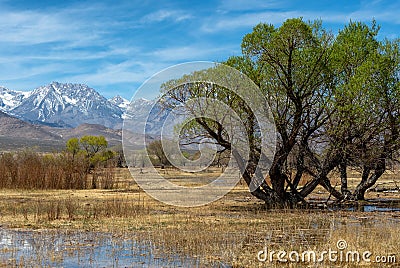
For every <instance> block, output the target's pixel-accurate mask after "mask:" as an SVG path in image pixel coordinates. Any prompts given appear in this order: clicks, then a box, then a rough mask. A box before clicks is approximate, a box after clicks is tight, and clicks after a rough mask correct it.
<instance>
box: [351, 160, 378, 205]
mask: <svg viewBox="0 0 400 268" xmlns="http://www.w3.org/2000/svg"><path fill="white" fill-rule="evenodd" d="M385 169H386V161H385V159H380V160H379V161H378V163H377V167H376V169H375V171H374V173H373V174H372V175H371V176H368V175H369V173H370V169H369V168H368V167H364V169H363V175H362V178H361V182H360V183H359V184H358V185H357V188H356V189H355V190H354V193H353V195H352V197H353V199H354V200H365V193H366V191H367V190H368V189H369V188H371V187H372V186H374V185H375V183H376V181H377V180H378V179H379V178H380V177H381V176H382V174H383V173H384V172H385Z"/></svg>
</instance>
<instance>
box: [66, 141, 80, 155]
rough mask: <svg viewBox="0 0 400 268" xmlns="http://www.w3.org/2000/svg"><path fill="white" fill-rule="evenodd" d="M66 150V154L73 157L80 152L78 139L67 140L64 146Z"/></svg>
mask: <svg viewBox="0 0 400 268" xmlns="http://www.w3.org/2000/svg"><path fill="white" fill-rule="evenodd" d="M66 149H67V152H69V153H71V154H72V155H73V156H75V155H76V154H77V153H78V152H79V151H80V145H79V139H78V138H71V139H69V140H68V141H67V144H66Z"/></svg>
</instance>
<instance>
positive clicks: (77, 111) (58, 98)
mask: <svg viewBox="0 0 400 268" xmlns="http://www.w3.org/2000/svg"><path fill="white" fill-rule="evenodd" d="M153 104H154V102H153V101H148V100H144V99H140V100H136V101H134V102H132V103H130V102H129V101H128V100H126V99H124V98H122V97H121V96H115V97H113V98H111V99H106V98H105V97H104V96H102V95H101V94H99V93H98V92H97V91H96V90H95V89H93V88H90V87H88V86H87V85H84V84H72V83H58V82H52V83H50V84H48V85H46V86H41V87H38V88H36V89H34V90H32V91H29V92H22V91H15V90H11V89H7V88H5V87H0V149H4V148H8V147H9V146H8V145H10V144H14V145H16V144H18V145H21V146H22V145H24V147H26V146H28V147H29V144H32V145H37V144H39V143H46V144H49V143H53V144H65V141H66V140H67V139H68V138H70V137H80V136H83V135H103V136H105V137H106V139H107V140H108V141H109V143H110V142H111V143H113V144H117V143H120V142H121V135H122V131H121V128H122V123H123V119H124V117H125V111H126V110H127V108H128V107H129V110H130V111H137V113H136V114H137V115H138V119H139V120H146V118H147V115H146V114H145V113H146V112H147V111H149V109H150V108H149V107H151V106H153ZM142 113H143V114H142ZM132 135H136V133H133V134H132ZM138 140H140V139H138ZM21 146H11V147H21Z"/></svg>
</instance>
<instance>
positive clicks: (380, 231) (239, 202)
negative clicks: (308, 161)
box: [0, 169, 400, 267]
mask: <svg viewBox="0 0 400 268" xmlns="http://www.w3.org/2000/svg"><path fill="white" fill-rule="evenodd" d="M115 172H116V174H115V175H116V178H117V180H116V182H115V183H116V185H117V186H118V187H119V189H118V190H116V189H114V190H112V189H110V190H46V191H45V190H30V191H28V190H12V189H9V190H2V191H1V192H0V222H1V225H2V226H3V227H9V228H29V229H32V228H33V229H37V228H46V229H49V228H55V229H61V230H62V229H67V230H71V229H79V230H81V229H83V230H93V231H101V232H113V233H125V234H126V233H135V235H138V236H139V237H142V238H143V239H146V240H149V239H150V240H151V241H153V242H154V244H155V245H156V247H157V248H159V249H160V250H161V251H163V252H169V253H173V254H175V253H178V254H183V255H188V256H194V257H199V258H201V262H202V265H204V266H209V265H211V264H214V265H215V264H218V263H221V262H222V263H228V264H231V265H232V266H234V267H265V266H266V265H267V264H268V265H270V264H269V263H262V262H259V261H258V260H257V253H258V251H260V250H262V249H264V247H265V246H268V248H271V249H272V250H283V249H284V250H286V251H291V250H298V251H302V250H307V249H314V250H316V251H322V250H325V249H328V248H333V249H336V242H337V241H338V240H339V239H345V240H346V241H347V243H348V245H349V248H351V249H358V250H369V251H371V252H373V253H374V254H398V253H399V252H400V246H399V243H398V241H399V239H400V225H399V223H400V213H398V212H388V213H372V212H369V213H366V212H364V213H362V212H340V211H336V212H333V211H327V210H323V211H322V210H314V211H296V210H266V209H265V208H264V206H263V204H262V203H260V202H259V201H257V200H256V199H254V198H253V197H252V196H251V195H250V194H249V193H248V192H247V189H246V187H245V186H244V185H241V184H239V185H238V186H237V187H236V188H235V189H234V190H233V191H232V192H230V193H229V194H228V195H226V196H225V197H223V198H222V199H220V200H218V201H216V202H214V203H212V204H209V205H207V206H204V207H199V208H179V207H172V206H168V205H165V204H163V203H160V202H158V201H156V200H153V199H152V198H151V197H149V196H148V195H147V194H146V193H144V192H143V191H142V190H141V189H140V188H139V187H138V186H137V185H136V184H134V183H132V181H131V180H130V178H129V174H128V173H127V170H123V169H121V170H117V171H115ZM168 175H169V176H171V177H174V176H175V175H176V174H174V173H173V172H172V171H170V173H169V174H168ZM204 176H205V177H206V176H207V173H206V172H205V173H204ZM181 180H183V181H186V182H187V183H188V184H192V183H193V180H192V178H191V177H190V175H189V174H184V175H182V177H181ZM374 195H375V193H371V194H370V196H371V197H374ZM321 196H323V195H321ZM321 198H322V197H321ZM324 198H326V195H325V196H324ZM398 258H400V256H398ZM399 261H400V260H399ZM271 265H272V267H274V266H275V267H281V266H280V265H281V264H280V263H273V264H271ZM299 265H300V264H298V263H297V264H295V265H292V267H298V266H299ZM324 265H325V266H326V265H327V264H326V263H325V264H321V266H320V267H324ZM337 265H338V266H337V267H342V266H343V265H344V264H343V263H342V264H337ZM353 265H354V264H353ZM288 267H291V266H290V265H288ZM313 267H314V266H313ZM317 267H318V266H317ZM347 267H353V266H351V265H348V266H347ZM354 267H355V266H354ZM370 267H379V266H377V264H374V266H370Z"/></svg>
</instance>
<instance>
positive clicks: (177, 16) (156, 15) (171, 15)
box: [141, 10, 192, 23]
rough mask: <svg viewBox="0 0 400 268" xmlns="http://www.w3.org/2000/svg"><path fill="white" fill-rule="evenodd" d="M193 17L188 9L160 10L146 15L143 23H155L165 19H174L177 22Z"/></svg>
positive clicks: (142, 20)
mask: <svg viewBox="0 0 400 268" xmlns="http://www.w3.org/2000/svg"><path fill="white" fill-rule="evenodd" d="M190 18H192V15H190V14H189V13H188V12H187V11H182V10H158V11H155V12H153V13H150V14H147V15H145V16H144V17H143V18H142V19H141V22H142V23H154V22H161V21H165V20H172V21H175V22H180V21H183V20H187V19H190Z"/></svg>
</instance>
